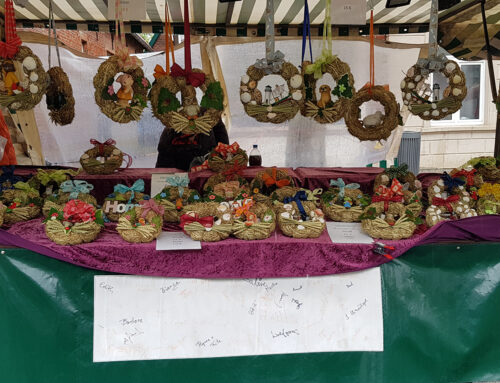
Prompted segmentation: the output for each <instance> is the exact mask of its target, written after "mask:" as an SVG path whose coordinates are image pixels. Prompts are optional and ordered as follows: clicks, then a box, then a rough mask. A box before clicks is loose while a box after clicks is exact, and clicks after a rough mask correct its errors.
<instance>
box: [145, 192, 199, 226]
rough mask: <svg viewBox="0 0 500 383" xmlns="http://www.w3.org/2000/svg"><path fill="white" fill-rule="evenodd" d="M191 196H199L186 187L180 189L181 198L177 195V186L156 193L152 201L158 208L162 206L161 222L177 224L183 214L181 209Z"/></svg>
mask: <svg viewBox="0 0 500 383" xmlns="http://www.w3.org/2000/svg"><path fill="white" fill-rule="evenodd" d="M193 196H198V198H200V197H199V194H198V192H197V191H196V190H193V189H189V188H187V187H184V188H182V197H181V195H180V194H179V188H178V187H177V186H167V187H164V188H163V189H162V191H161V192H160V193H158V194H157V195H156V196H155V197H154V200H155V201H156V203H157V204H158V205H160V206H163V209H164V211H165V212H164V213H163V220H164V221H165V222H173V223H176V222H179V218H180V216H181V215H182V214H183V213H182V209H183V208H184V206H185V205H187V204H188V201H189V200H190V199H193Z"/></svg>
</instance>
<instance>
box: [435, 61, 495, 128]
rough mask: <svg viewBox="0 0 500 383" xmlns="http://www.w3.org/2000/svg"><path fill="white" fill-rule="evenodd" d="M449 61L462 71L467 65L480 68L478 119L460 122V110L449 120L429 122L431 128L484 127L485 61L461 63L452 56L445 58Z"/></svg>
mask: <svg viewBox="0 0 500 383" xmlns="http://www.w3.org/2000/svg"><path fill="white" fill-rule="evenodd" d="M447 58H448V59H449V60H452V61H455V62H456V63H457V64H458V65H459V66H460V69H462V67H463V66H468V65H479V67H480V75H479V76H480V77H479V79H480V80H479V82H480V84H479V85H480V88H479V118H478V119H474V120H461V119H460V110H458V111H456V112H455V113H453V114H452V115H451V120H431V126H446V125H453V126H467V125H484V96H485V93H486V89H485V88H486V61H485V60H477V61H463V60H457V59H456V58H455V57H453V56H451V57H450V56H448V57H447ZM430 80H431V84H433V83H434V81H433V77H432V73H431V76H430Z"/></svg>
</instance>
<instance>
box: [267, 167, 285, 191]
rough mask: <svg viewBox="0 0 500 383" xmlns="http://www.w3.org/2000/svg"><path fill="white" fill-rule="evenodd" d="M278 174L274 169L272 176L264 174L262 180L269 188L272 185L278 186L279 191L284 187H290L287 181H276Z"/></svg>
mask: <svg viewBox="0 0 500 383" xmlns="http://www.w3.org/2000/svg"><path fill="white" fill-rule="evenodd" d="M276 172H277V169H276V168H273V169H272V175H269V174H268V173H264V175H263V176H262V180H263V181H264V183H265V184H266V186H267V187H269V186H272V185H276V187H277V188H278V189H279V188H282V187H283V186H288V185H290V181H289V180H287V179H282V180H277V179H276Z"/></svg>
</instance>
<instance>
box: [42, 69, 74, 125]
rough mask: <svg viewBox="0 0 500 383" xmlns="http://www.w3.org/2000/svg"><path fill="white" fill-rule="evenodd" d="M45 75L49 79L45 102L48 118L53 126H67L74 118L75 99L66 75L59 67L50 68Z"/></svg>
mask: <svg viewBox="0 0 500 383" xmlns="http://www.w3.org/2000/svg"><path fill="white" fill-rule="evenodd" d="M47 74H48V75H49V77H50V83H49V87H48V88H47V94H46V101H47V109H49V117H50V119H51V120H52V122H53V123H54V124H57V125H68V124H71V122H73V119H74V118H75V98H74V97H73V88H72V87H71V83H70V82H69V78H68V75H67V74H66V72H64V70H63V69H62V68H61V67H57V66H56V67H52V68H50V69H49V70H48V72H47Z"/></svg>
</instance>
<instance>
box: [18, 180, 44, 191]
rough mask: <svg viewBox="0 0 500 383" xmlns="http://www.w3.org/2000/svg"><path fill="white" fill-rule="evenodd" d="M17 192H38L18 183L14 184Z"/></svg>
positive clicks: (27, 185) (23, 183)
mask: <svg viewBox="0 0 500 383" xmlns="http://www.w3.org/2000/svg"><path fill="white" fill-rule="evenodd" d="M14 188H15V189H17V190H22V191H25V192H26V193H33V194H38V190H36V189H34V188H32V187H31V186H30V185H29V184H28V183H27V182H23V181H19V182H16V183H15V184H14Z"/></svg>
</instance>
